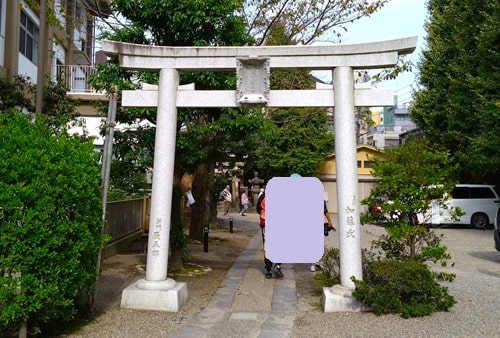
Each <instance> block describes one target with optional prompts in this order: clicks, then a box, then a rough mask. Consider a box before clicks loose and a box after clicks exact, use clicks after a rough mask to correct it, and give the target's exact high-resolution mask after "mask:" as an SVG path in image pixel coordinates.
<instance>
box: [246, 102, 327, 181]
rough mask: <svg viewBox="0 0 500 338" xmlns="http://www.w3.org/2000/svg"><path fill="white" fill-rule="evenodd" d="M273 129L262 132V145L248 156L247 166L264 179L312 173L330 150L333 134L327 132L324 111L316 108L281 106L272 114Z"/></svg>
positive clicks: (315, 171)
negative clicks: (287, 107)
mask: <svg viewBox="0 0 500 338" xmlns="http://www.w3.org/2000/svg"><path fill="white" fill-rule="evenodd" d="M270 120H271V121H273V122H274V128H271V129H269V130H268V131H267V132H266V133H263V134H262V144H261V145H260V146H259V147H258V148H257V149H256V151H255V153H254V154H252V157H253V159H252V158H249V161H248V162H249V163H248V166H250V168H252V167H255V168H258V169H259V170H261V174H262V175H264V176H265V177H267V178H272V177H274V176H290V175H291V174H293V173H298V174H300V175H302V176H314V175H316V174H317V171H318V169H319V167H320V165H321V163H322V162H323V161H324V160H325V157H326V155H328V154H331V153H332V152H333V145H334V144H333V134H332V133H331V132H330V131H328V127H327V117H326V112H325V111H321V110H319V111H318V110H315V109H283V110H277V111H274V112H273V113H272V115H271V116H270Z"/></svg>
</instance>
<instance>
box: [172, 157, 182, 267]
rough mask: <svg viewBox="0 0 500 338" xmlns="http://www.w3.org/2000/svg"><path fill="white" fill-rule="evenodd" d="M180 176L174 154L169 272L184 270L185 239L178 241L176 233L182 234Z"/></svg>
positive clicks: (177, 161) (178, 163)
mask: <svg viewBox="0 0 500 338" xmlns="http://www.w3.org/2000/svg"><path fill="white" fill-rule="evenodd" d="M181 178H182V173H181V165H180V162H179V160H178V158H177V156H176V157H175V164H174V185H173V191H172V214H171V222H170V262H169V265H168V266H169V269H168V270H169V271H171V272H176V271H182V270H184V262H183V261H182V257H183V256H184V249H185V247H186V241H185V240H184V241H179V237H178V236H179V235H176V234H180V235H183V234H184V229H183V228H182V217H181V197H182V195H183V192H182V189H181Z"/></svg>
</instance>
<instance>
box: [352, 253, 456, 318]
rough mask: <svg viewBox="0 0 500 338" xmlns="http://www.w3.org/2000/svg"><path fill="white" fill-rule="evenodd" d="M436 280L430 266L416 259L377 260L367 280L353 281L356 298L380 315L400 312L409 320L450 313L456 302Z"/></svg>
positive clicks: (373, 263)
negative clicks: (434, 313) (442, 312)
mask: <svg viewBox="0 0 500 338" xmlns="http://www.w3.org/2000/svg"><path fill="white" fill-rule="evenodd" d="M434 277H435V276H434V274H433V273H432V272H431V271H430V270H429V268H428V267H427V265H425V264H424V263H420V262H416V261H413V260H406V261H394V260H385V261H375V262H372V263H371V264H370V265H369V266H368V269H367V273H366V276H364V280H362V281H360V280H356V279H355V278H353V281H354V284H355V286H356V289H355V290H354V292H353V297H354V298H356V299H357V300H358V301H360V302H361V303H363V304H364V305H366V306H368V307H369V308H371V309H372V310H373V312H374V313H375V314H377V315H381V314H385V313H400V314H401V316H402V317H404V318H409V317H420V316H426V315H430V314H432V313H433V312H435V311H447V310H448V309H449V308H451V307H452V306H453V305H454V304H455V303H456V301H455V299H454V298H453V296H451V295H450V294H449V293H448V288H446V287H443V286H440V285H439V284H438V283H436V281H435V280H434Z"/></svg>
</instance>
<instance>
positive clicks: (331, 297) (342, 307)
mask: <svg viewBox="0 0 500 338" xmlns="http://www.w3.org/2000/svg"><path fill="white" fill-rule="evenodd" d="M321 305H322V306H323V310H324V312H361V311H366V309H365V308H364V307H363V305H362V304H361V303H359V302H358V301H357V300H356V298H354V297H353V296H352V289H349V288H346V287H343V286H341V285H334V286H332V287H329V288H327V287H324V288H323V296H322V297H321Z"/></svg>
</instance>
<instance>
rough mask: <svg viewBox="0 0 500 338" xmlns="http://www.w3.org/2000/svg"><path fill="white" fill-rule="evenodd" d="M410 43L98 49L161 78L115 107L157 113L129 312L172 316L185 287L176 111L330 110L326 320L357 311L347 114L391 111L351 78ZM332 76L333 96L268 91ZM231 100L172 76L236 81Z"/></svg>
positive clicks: (357, 250)
mask: <svg viewBox="0 0 500 338" xmlns="http://www.w3.org/2000/svg"><path fill="white" fill-rule="evenodd" d="M416 42H417V37H407V38H401V39H395V40H387V41H380V42H372V43H363V44H351V45H343V44H340V45H333V46H259V47H163V46H149V45H134V44H128V43H119V42H111V41H104V42H103V50H104V51H105V52H106V53H107V54H108V55H118V56H119V58H120V64H121V66H122V67H123V68H127V69H137V70H149V71H155V72H158V71H159V73H160V80H159V85H158V89H157V90H142V91H125V92H124V93H123V99H122V105H123V106H143V107H145V106H149V107H153V106H157V107H158V113H157V123H156V136H155V152H154V176H153V186H152V200H151V214H150V225H149V229H150V231H149V241H148V254H147V269H146V277H145V279H141V280H139V281H137V282H136V283H134V284H133V285H131V286H129V287H127V288H126V289H125V290H123V293H122V302H121V305H122V306H123V307H127V308H134V309H148V310H160V311H178V310H179V309H180V307H181V306H182V304H184V302H185V301H186V300H187V296H188V295H187V286H186V285H185V283H179V282H176V281H174V280H173V279H170V278H167V271H168V252H169V232H170V221H171V217H170V216H171V202H172V188H173V172H174V170H173V169H174V154H175V142H176V124H177V108H178V107H248V106H253V107H334V123H335V154H336V158H337V195H338V196H337V200H338V219H339V232H338V233H339V239H340V277H341V284H340V285H336V286H333V287H332V288H325V289H324V293H323V306H324V311H325V312H332V311H359V310H360V307H359V305H358V304H357V302H356V301H355V300H354V298H353V297H352V296H351V292H352V290H353V289H354V284H353V282H352V281H351V277H352V276H354V277H355V278H356V279H362V271H361V242H360V235H361V232H360V221H359V216H360V215H359V214H360V213H359V208H360V205H359V199H358V182H357V161H356V132H355V121H354V113H355V107H356V106H357V107H374V106H391V105H393V92H392V90H381V89H371V88H366V87H364V88H357V86H355V83H354V75H353V74H354V73H353V72H354V70H357V69H359V70H366V69H380V68H384V67H391V66H393V65H395V64H396V62H397V58H398V56H399V55H403V54H410V53H412V52H413V51H414V50H415V46H416ZM298 68H303V69H309V70H331V71H332V77H333V87H329V88H328V87H324V88H320V89H315V90H270V89H269V73H270V70H271V69H298ZM235 70H236V72H237V78H238V86H237V88H236V90H223V91H201V90H194V88H188V89H187V90H186V89H185V88H182V86H181V87H179V72H180V71H235Z"/></svg>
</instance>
